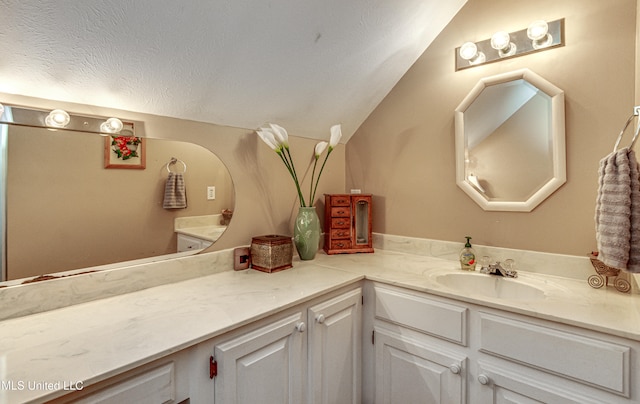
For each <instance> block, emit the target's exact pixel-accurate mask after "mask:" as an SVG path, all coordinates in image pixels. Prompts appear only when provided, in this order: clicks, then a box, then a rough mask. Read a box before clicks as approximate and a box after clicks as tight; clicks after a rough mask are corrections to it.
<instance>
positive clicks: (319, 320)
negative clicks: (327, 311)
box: [316, 314, 324, 324]
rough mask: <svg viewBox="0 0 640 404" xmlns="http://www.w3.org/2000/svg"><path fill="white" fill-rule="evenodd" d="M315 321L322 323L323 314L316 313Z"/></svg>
mask: <svg viewBox="0 0 640 404" xmlns="http://www.w3.org/2000/svg"><path fill="white" fill-rule="evenodd" d="M316 321H317V322H318V323H320V324H322V323H324V314H318V315H317V316H316Z"/></svg>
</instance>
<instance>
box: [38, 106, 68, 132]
mask: <svg viewBox="0 0 640 404" xmlns="http://www.w3.org/2000/svg"><path fill="white" fill-rule="evenodd" d="M70 121H71V117H70V116H69V113H67V111H65V110H63V109H54V110H53V111H51V112H49V115H47V117H46V118H45V120H44V123H45V124H46V125H47V126H49V127H52V128H64V127H66V126H67V125H68V124H69V122H70Z"/></svg>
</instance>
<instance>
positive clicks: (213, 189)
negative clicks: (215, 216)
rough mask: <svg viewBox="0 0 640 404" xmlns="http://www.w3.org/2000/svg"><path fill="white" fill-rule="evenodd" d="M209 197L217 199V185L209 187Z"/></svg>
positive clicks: (209, 198)
mask: <svg viewBox="0 0 640 404" xmlns="http://www.w3.org/2000/svg"><path fill="white" fill-rule="evenodd" d="M207 199H208V200H210V201H211V200H214V199H216V187H214V186H209V187H207Z"/></svg>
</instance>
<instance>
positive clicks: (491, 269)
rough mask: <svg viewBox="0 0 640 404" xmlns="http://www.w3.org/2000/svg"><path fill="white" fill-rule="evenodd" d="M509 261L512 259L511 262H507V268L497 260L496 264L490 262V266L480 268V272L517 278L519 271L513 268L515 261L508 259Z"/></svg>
mask: <svg viewBox="0 0 640 404" xmlns="http://www.w3.org/2000/svg"><path fill="white" fill-rule="evenodd" d="M507 261H511V262H509V263H505V264H506V265H505V266H506V268H505V267H503V266H502V264H501V263H500V262H496V263H495V264H490V265H489V266H488V267H482V268H480V272H482V273H485V274H489V275H497V276H504V277H506V278H517V277H518V272H517V271H516V270H515V269H513V261H512V260H507Z"/></svg>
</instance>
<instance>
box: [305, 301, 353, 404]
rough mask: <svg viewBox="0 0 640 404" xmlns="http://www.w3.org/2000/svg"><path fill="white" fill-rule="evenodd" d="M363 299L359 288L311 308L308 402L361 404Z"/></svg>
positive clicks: (309, 314)
mask: <svg viewBox="0 0 640 404" xmlns="http://www.w3.org/2000/svg"><path fill="white" fill-rule="evenodd" d="M361 299H362V291H361V289H357V290H353V291H351V292H348V293H345V294H343V295H340V296H338V297H336V298H333V299H330V300H328V301H326V302H323V303H321V304H318V305H316V306H313V307H311V308H310V309H309V311H308V318H309V336H308V338H309V339H308V341H309V347H308V351H309V368H308V369H309V403H325V404H340V403H352V404H358V403H360V386H361V382H360V379H361V378H360V363H361V356H362V355H361V346H362V345H361V326H360V321H361V315H362V314H361V312H362V309H361V307H362V303H361V302H362V300H361Z"/></svg>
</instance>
